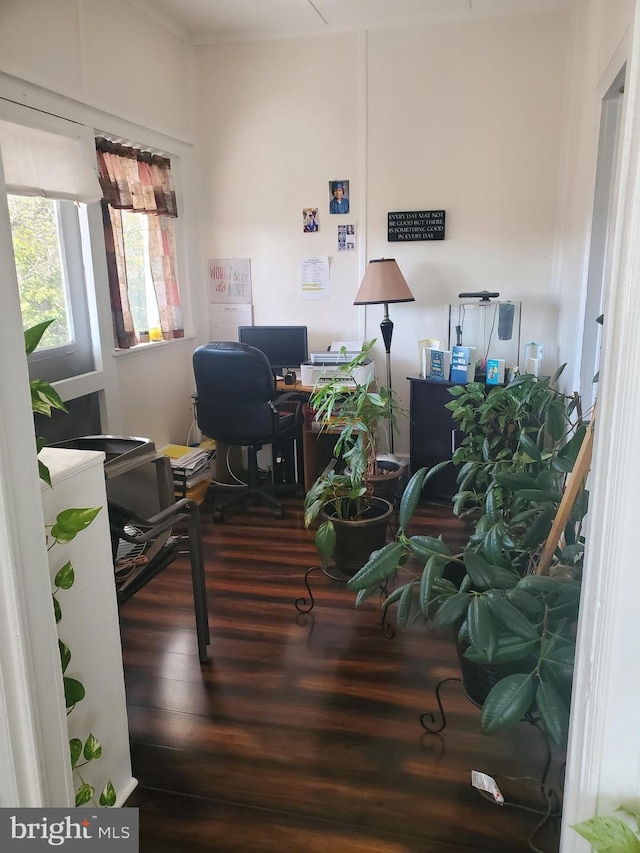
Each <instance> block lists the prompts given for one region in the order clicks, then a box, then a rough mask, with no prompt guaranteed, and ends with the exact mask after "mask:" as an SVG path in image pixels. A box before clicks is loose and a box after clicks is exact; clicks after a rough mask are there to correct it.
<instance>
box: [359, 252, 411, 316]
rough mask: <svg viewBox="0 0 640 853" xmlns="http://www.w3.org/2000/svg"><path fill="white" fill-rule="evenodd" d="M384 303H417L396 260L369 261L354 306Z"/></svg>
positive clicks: (378, 259)
mask: <svg viewBox="0 0 640 853" xmlns="http://www.w3.org/2000/svg"><path fill="white" fill-rule="evenodd" d="M382 302H415V299H414V296H413V294H412V293H411V291H410V290H409V285H408V284H407V282H406V281H405V277H404V276H403V275H402V273H401V272H400V268H399V266H398V264H397V263H396V261H395V259H394V258H377V259H375V260H372V261H369V263H368V265H367V271H366V272H365V274H364V278H363V279H362V284H361V285H360V289H359V290H358V293H357V295H356V298H355V300H354V303H353V304H354V305H374V304H376V303H382Z"/></svg>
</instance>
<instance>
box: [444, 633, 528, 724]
mask: <svg viewBox="0 0 640 853" xmlns="http://www.w3.org/2000/svg"><path fill="white" fill-rule="evenodd" d="M467 648H468V646H467V645H466V644H462V643H460V642H459V641H457V642H456V650H457V652H458V661H459V663H460V675H461V676H462V688H463V690H464V692H465V695H466V696H467V698H468V699H469V700H470V701H471V702H473V704H474V705H477V707H478V708H482V706H483V705H484V700H485V699H486V698H487V696H488V695H489V692H490V690H491V688H492V687H494V686H495V685H496V684H497V683H498V682H499V681H502V679H503V678H506V677H507V675H515V674H516V673H519V672H531V670H532V669H533V667H534V666H535V659H534V658H532V657H529V658H523V660H518V661H513V663H494V664H485V663H475V662H474V661H470V660H469V659H468V658H466V657H465V656H464V652H465V650H466V649H467ZM534 710H535V704H532V705H531V708H529V713H531V712H532V711H534Z"/></svg>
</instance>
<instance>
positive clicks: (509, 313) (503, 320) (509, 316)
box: [498, 302, 515, 341]
mask: <svg viewBox="0 0 640 853" xmlns="http://www.w3.org/2000/svg"><path fill="white" fill-rule="evenodd" d="M514 309H515V306H514V304H513V303H512V302H502V303H501V304H500V306H499V307H498V340H500V341H510V340H511V338H512V336H513V314H514Z"/></svg>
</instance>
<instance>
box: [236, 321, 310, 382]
mask: <svg viewBox="0 0 640 853" xmlns="http://www.w3.org/2000/svg"><path fill="white" fill-rule="evenodd" d="M238 341H239V342H240V343H241V344H249V346H251V347H255V348H256V349H259V350H262V352H263V353H264V354H265V355H266V356H267V358H268V359H269V364H270V365H271V369H272V370H273V372H274V374H278V373H284V371H285V370H294V369H296V368H298V367H300V365H301V364H302V363H303V362H305V361H307V360H308V358H309V348H308V344H307V327H306V326H238Z"/></svg>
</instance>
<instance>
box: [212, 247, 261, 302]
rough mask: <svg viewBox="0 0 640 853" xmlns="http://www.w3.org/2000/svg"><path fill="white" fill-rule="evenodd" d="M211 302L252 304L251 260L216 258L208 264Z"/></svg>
mask: <svg viewBox="0 0 640 853" xmlns="http://www.w3.org/2000/svg"><path fill="white" fill-rule="evenodd" d="M207 267H208V282H207V287H208V294H209V302H224V303H227V304H232V305H233V304H239V305H250V304H251V261H250V260H249V258H214V259H211V260H209V261H208V262H207Z"/></svg>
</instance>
